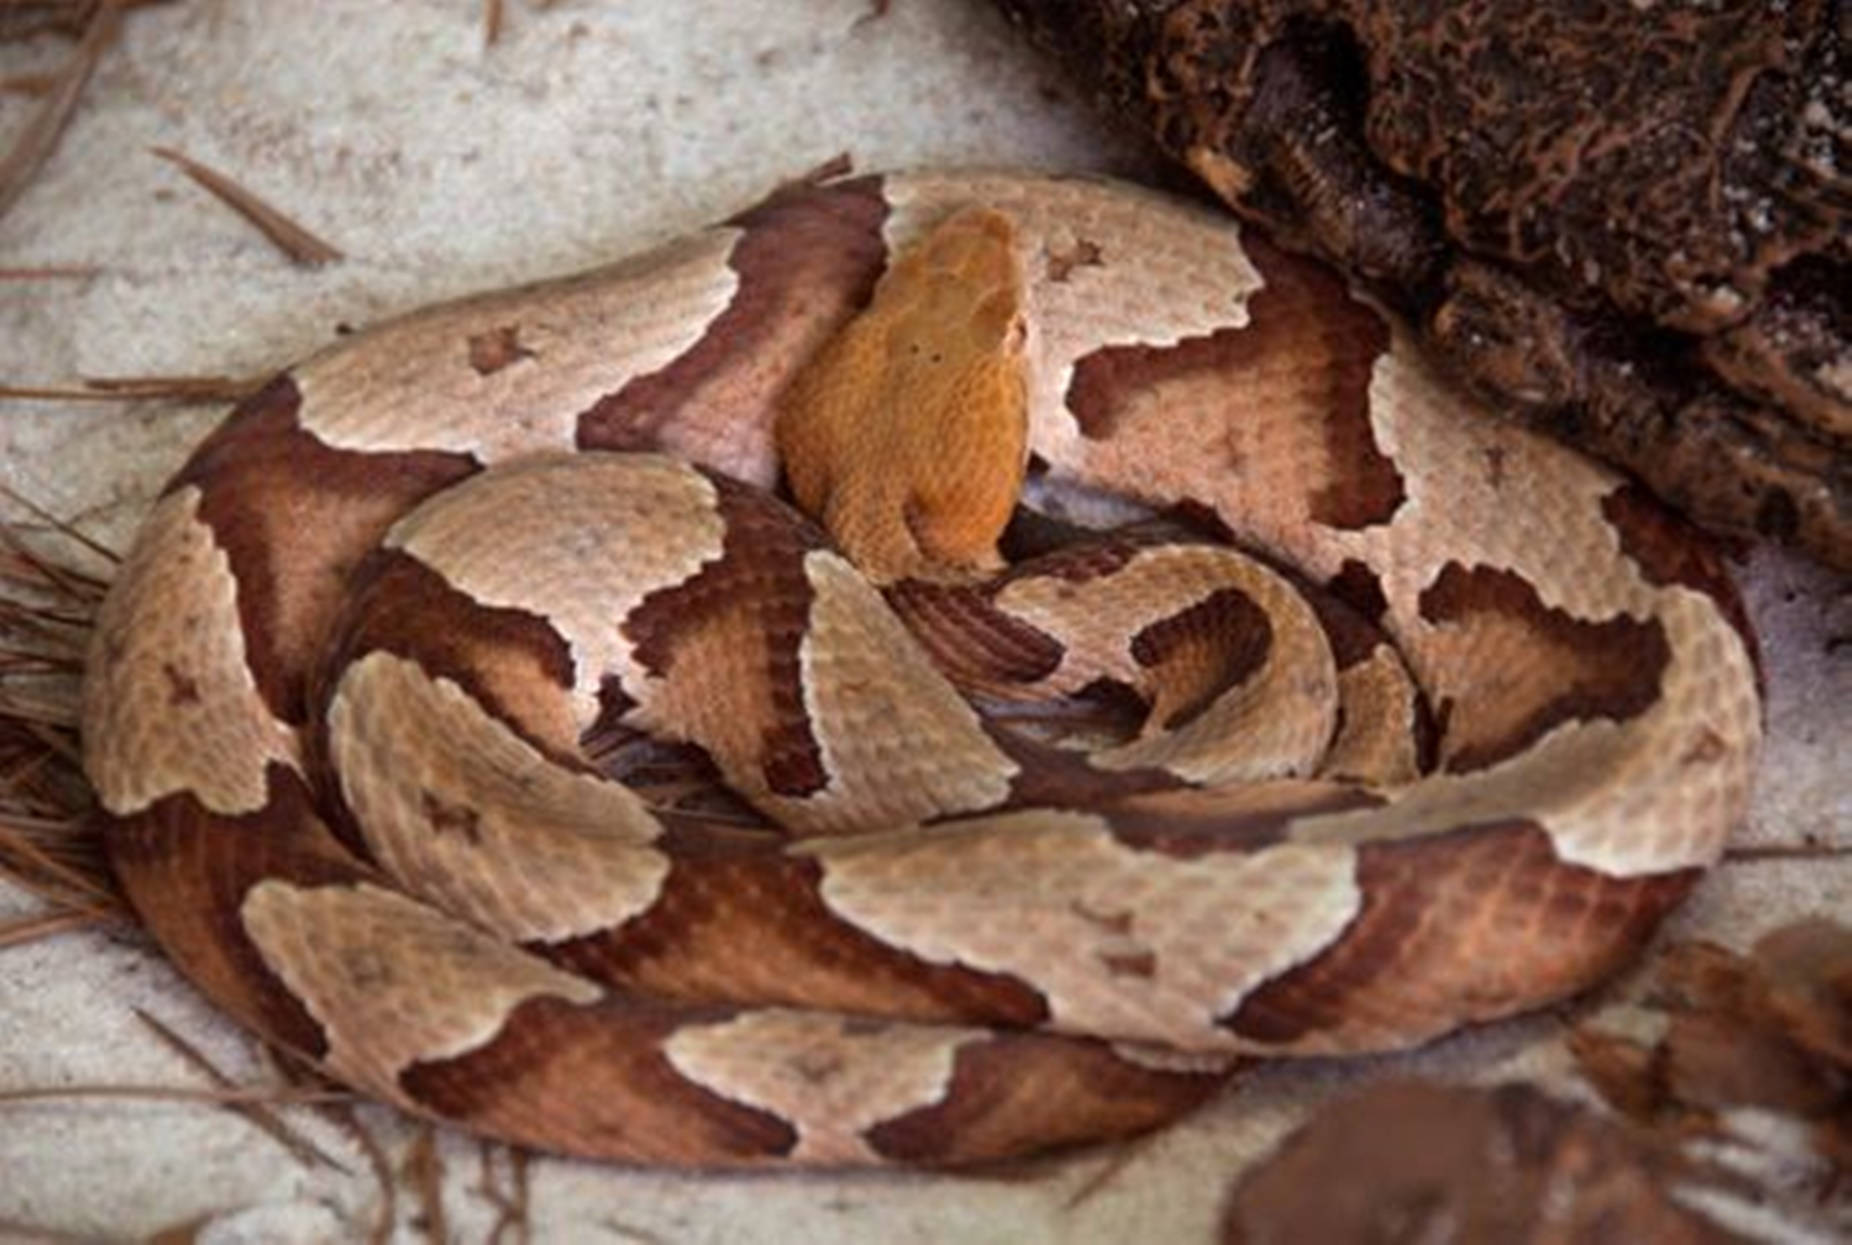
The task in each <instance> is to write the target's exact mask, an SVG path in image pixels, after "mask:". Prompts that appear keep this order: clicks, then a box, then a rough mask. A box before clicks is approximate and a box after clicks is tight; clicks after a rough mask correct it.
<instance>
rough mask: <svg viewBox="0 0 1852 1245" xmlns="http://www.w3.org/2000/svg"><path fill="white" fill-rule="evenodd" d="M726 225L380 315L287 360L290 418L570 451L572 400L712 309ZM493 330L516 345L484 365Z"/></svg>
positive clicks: (601, 391)
mask: <svg viewBox="0 0 1852 1245" xmlns="http://www.w3.org/2000/svg"><path fill="white" fill-rule="evenodd" d="M738 235H739V231H738V230H737V229H729V228H717V229H710V230H707V231H705V232H703V233H699V234H695V235H693V236H691V237H689V238H686V239H682V240H679V241H676V242H672V243H670V244H669V245H667V246H665V247H663V248H661V249H658V250H656V251H651V252H649V253H647V254H644V255H640V256H637V257H635V258H632V259H627V260H624V261H622V262H620V263H618V264H614V265H610V266H607V267H604V268H598V269H594V270H592V271H590V272H586V273H581V274H579V275H576V276H571V277H566V278H563V279H560V280H556V281H550V282H545V283H541V284H537V285H528V286H521V287H517V288H514V289H510V290H501V291H497V292H494V293H490V294H484V295H480V296H478V297H475V298H468V299H463V300H461V301H459V302H452V303H446V304H444V305H442V306H439V307H434V308H431V309H429V310H425V311H419V312H414V313H412V314H411V315H408V316H405V317H403V318H401V319H397V320H393V321H390V322H388V323H385V324H381V325H379V326H377V327H375V328H372V329H370V330H368V331H367V332H366V333H364V334H360V335H358V336H356V337H354V338H352V339H350V340H349V341H347V342H344V343H342V344H341V345H338V346H335V347H333V348H332V349H330V350H328V351H326V352H324V353H322V354H320V355H318V356H316V357H315V358H314V359H311V360H309V361H308V362H307V363H306V364H304V365H303V366H301V367H300V368H298V369H296V371H295V373H294V375H295V378H296V383H297V385H298V387H299V388H300V389H301V391H302V399H303V401H302V415H301V420H302V426H303V427H304V428H306V429H307V430H308V431H310V432H312V433H313V434H314V435H315V436H316V437H318V438H320V439H321V440H322V441H323V442H325V443H326V444H328V445H331V446H334V447H336V448H339V449H349V450H362V451H373V452H380V451H388V450H422V449H436V450H449V451H452V452H455V453H462V454H471V455H474V456H475V457H476V459H477V461H479V462H481V463H483V464H485V465H486V464H490V463H496V462H502V461H505V460H507V459H509V458H513V457H517V456H520V455H525V454H532V453H536V452H540V451H545V450H557V451H561V452H565V451H570V450H571V449H572V448H573V446H574V437H575V434H576V432H577V422H578V417H579V415H580V413H581V412H583V411H585V410H586V409H587V408H589V407H590V406H592V404H593V403H595V402H596V401H598V399H599V398H601V397H603V396H605V395H607V394H609V393H612V392H615V391H616V390H618V389H621V388H622V387H623V386H624V384H625V383H626V382H628V381H630V380H631V379H633V378H635V377H637V376H640V375H646V374H648V373H650V372H654V371H656V370H657V369H659V368H661V367H663V366H664V365H666V364H668V363H669V362H671V361H672V360H674V359H675V358H676V357H677V356H678V355H680V354H682V353H683V352H684V351H686V350H688V349H689V348H690V347H691V346H693V345H694V344H695V343H696V342H697V341H699V340H700V338H701V335H702V333H703V332H704V331H705V329H706V327H707V325H708V324H709V322H711V321H712V320H713V319H714V318H715V317H716V316H718V315H719V314H720V313H721V312H722V311H723V310H725V309H726V307H727V305H728V304H729V303H730V302H731V301H732V300H733V295H734V292H735V291H736V289H737V288H738V285H739V278H738V275H737V274H736V273H734V271H733V270H732V269H731V268H730V267H728V265H727V257H728V255H729V254H730V253H731V251H732V248H733V243H734V240H735V239H736V238H737V237H738ZM507 337H512V339H513V341H514V342H515V343H516V344H517V347H518V349H516V350H513V351H507V350H504V351H502V352H500V353H501V354H502V355H503V356H505V357H506V362H505V365H504V366H499V367H491V368H484V367H483V366H482V363H483V358H482V346H481V343H482V342H484V341H494V340H498V339H502V338H507ZM472 343H474V344H472ZM497 361H498V362H500V361H501V360H500V359H498V360H497ZM768 439H769V438H768ZM766 457H768V458H769V454H768V455H766Z"/></svg>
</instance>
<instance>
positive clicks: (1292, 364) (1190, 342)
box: [1067, 232, 1407, 529]
mask: <svg viewBox="0 0 1852 1245" xmlns="http://www.w3.org/2000/svg"><path fill="white" fill-rule="evenodd" d="M1243 242H1244V244H1245V245H1246V247H1247V251H1248V255H1249V257H1250V258H1251V259H1252V260H1253V261H1254V266H1255V267H1256V268H1257V269H1259V270H1260V274H1261V277H1262V279H1263V280H1264V282H1265V284H1264V285H1263V286H1262V287H1261V288H1260V289H1259V290H1257V291H1255V292H1254V294H1253V295H1252V296H1251V297H1250V298H1249V300H1248V315H1249V319H1248V322H1247V323H1246V324H1245V325H1242V326H1241V327H1239V328H1226V329H1219V330H1217V331H1216V332H1214V333H1211V334H1209V335H1207V336H1204V337H1192V338H1188V339H1186V340H1184V341H1181V342H1178V343H1177V344H1176V345H1174V346H1162V347H1158V346H1108V347H1104V348H1102V349H1099V350H1096V351H1094V352H1093V353H1092V354H1089V355H1087V356H1086V357H1084V358H1082V359H1081V360H1079V362H1077V363H1076V364H1075V367H1074V376H1073V380H1072V381H1071V382H1070V384H1069V386H1068V393H1067V405H1068V409H1069V410H1071V411H1072V412H1073V414H1074V418H1075V421H1076V422H1077V423H1078V424H1079V425H1080V430H1081V434H1082V435H1083V436H1086V437H1088V438H1089V439H1092V440H1101V439H1104V438H1106V437H1110V436H1111V435H1112V434H1113V432H1114V430H1115V427H1116V425H1117V423H1118V420H1119V416H1120V412H1121V409H1122V402H1123V399H1124V398H1125V397H1126V396H1127V395H1129V394H1136V393H1139V392H1141V391H1144V390H1148V389H1151V388H1153V387H1156V386H1159V385H1162V384H1164V383H1166V382H1169V381H1174V380H1179V379H1185V378H1189V377H1192V376H1195V375H1198V374H1201V373H1220V374H1226V375H1227V376H1229V378H1230V379H1231V381H1232V382H1233V383H1237V384H1243V383H1245V384H1249V385H1252V384H1254V383H1255V382H1256V378H1267V377H1270V376H1278V375H1280V374H1282V373H1283V372H1284V371H1286V370H1287V369H1291V371H1292V373H1293V375H1294V379H1295V381H1296V382H1297V383H1296V384H1295V385H1294V386H1291V387H1282V389H1281V394H1282V400H1285V399H1286V398H1287V397H1288V396H1290V398H1291V400H1293V401H1302V402H1304V403H1305V406H1306V408H1307V409H1306V410H1305V411H1304V412H1303V414H1302V416H1301V418H1303V419H1305V420H1317V421H1319V427H1320V428H1321V429H1322V430H1323V434H1324V442H1325V452H1326V456H1327V459H1328V471H1329V478H1328V479H1326V480H1325V481H1324V482H1323V483H1322V484H1321V485H1320V486H1319V488H1318V489H1317V490H1316V491H1315V492H1314V493H1313V495H1312V498H1311V505H1310V510H1311V515H1312V518H1313V519H1314V520H1316V521H1317V522H1319V523H1323V524H1325V525H1326V526H1329V527H1338V528H1347V529H1348V528H1362V527H1369V526H1371V525H1373V524H1377V523H1386V522H1388V521H1389V520H1390V518H1392V517H1393V516H1394V514H1395V512H1396V510H1397V509H1398V508H1399V507H1400V506H1401V504H1402V502H1403V501H1404V499H1405V498H1406V496H1407V494H1406V491H1405V490H1404V488H1403V482H1402V475H1401V472H1399V471H1398V470H1396V466H1395V463H1394V462H1392V461H1391V460H1390V459H1389V458H1388V457H1387V456H1385V455H1384V454H1383V453H1382V451H1381V449H1380V448H1378V446H1377V444H1376V436H1375V433H1374V431H1373V430H1372V428H1371V426H1370V416H1369V396H1370V377H1371V373H1372V371H1373V369H1374V367H1375V364H1376V360H1377V358H1379V357H1380V356H1381V355H1382V354H1383V353H1384V352H1385V351H1386V350H1388V348H1389V329H1388V326H1387V325H1386V324H1385V323H1384V322H1383V320H1382V317H1380V316H1379V315H1377V314H1376V312H1375V311H1374V310H1372V309H1371V308H1369V307H1368V306H1366V305H1364V304H1363V303H1360V302H1357V301H1356V300H1355V299H1353V298H1351V297H1350V295H1349V293H1348V292H1347V291H1346V290H1345V288H1344V285H1343V283H1342V282H1341V281H1340V280H1339V279H1338V278H1337V276H1335V275H1334V274H1333V273H1332V272H1330V271H1329V270H1328V269H1326V268H1324V267H1322V266H1321V265H1317V264H1313V263H1310V262H1308V261H1306V260H1301V259H1296V258H1294V257H1292V256H1289V255H1287V254H1286V253H1285V252H1283V251H1280V250H1278V249H1276V248H1274V247H1273V246H1271V245H1269V244H1268V243H1267V242H1265V241H1264V240H1263V239H1261V238H1259V237H1258V236H1256V235H1254V234H1253V233H1251V232H1250V233H1244V234H1243Z"/></svg>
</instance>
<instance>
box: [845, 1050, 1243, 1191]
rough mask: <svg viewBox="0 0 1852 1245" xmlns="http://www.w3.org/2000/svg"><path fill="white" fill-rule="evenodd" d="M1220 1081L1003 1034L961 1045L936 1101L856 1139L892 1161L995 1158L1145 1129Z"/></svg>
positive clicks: (1219, 1076)
mask: <svg viewBox="0 0 1852 1245" xmlns="http://www.w3.org/2000/svg"><path fill="white" fill-rule="evenodd" d="M1226 1079H1227V1073H1225V1072H1166V1071H1160V1070H1159V1069H1156V1068H1148V1067H1145V1066H1143V1065H1141V1064H1135V1063H1132V1062H1130V1061H1128V1060H1125V1059H1121V1058H1120V1057H1119V1056H1117V1055H1116V1054H1114V1053H1113V1052H1112V1050H1111V1049H1110V1048H1109V1047H1107V1046H1106V1045H1105V1044H1103V1043H1100V1042H1092V1041H1085V1040H1080V1039H1067V1038H1055V1037H1044V1036H1041V1035H1038V1034H1006V1035H1002V1036H999V1037H995V1038H992V1039H990V1040H989V1041H984V1042H975V1043H972V1044H970V1045H968V1046H963V1047H960V1048H959V1051H958V1055H957V1061H956V1063H955V1064H954V1065H953V1070H952V1078H951V1084H950V1085H949V1086H948V1087H947V1089H946V1093H945V1096H944V1097H943V1098H942V1099H941V1100H940V1101H939V1102H938V1103H936V1104H934V1105H932V1106H929V1107H921V1108H919V1109H917V1110H914V1111H909V1112H907V1113H906V1114H904V1115H898V1116H895V1117H894V1118H893V1119H891V1120H887V1121H884V1122H882V1123H880V1124H877V1125H875V1126H874V1127H872V1128H870V1129H868V1130H867V1131H866V1132H865V1133H864V1134H863V1136H864V1137H865V1139H866V1140H867V1141H868V1144H869V1145H870V1146H871V1147H873V1148H874V1149H875V1150H876V1151H877V1152H879V1153H880V1154H881V1155H882V1156H883V1157H885V1158H888V1159H892V1160H894V1161H896V1162H904V1163H948V1162H959V1163H969V1162H977V1161H980V1160H983V1159H993V1158H1003V1157H1006V1156H1008V1155H1012V1154H1020V1153H1022V1152H1024V1151H1025V1150H1028V1149H1036V1150H1044V1149H1051V1148H1054V1147H1058V1146H1064V1145H1073V1144H1078V1143H1081V1142H1093V1141H1106V1140H1111V1139H1114V1138H1119V1137H1127V1136H1131V1135H1133V1134H1136V1133H1141V1132H1144V1131H1145V1130H1147V1129H1150V1128H1155V1127H1157V1126H1158V1125H1159V1124H1163V1123H1166V1122H1168V1121H1170V1120H1172V1119H1174V1118H1176V1117H1177V1116H1179V1115H1181V1114H1183V1113H1184V1112H1185V1111H1188V1110H1190V1109H1191V1108H1192V1107H1194V1106H1196V1105H1197V1104H1199V1103H1201V1102H1202V1101H1203V1100H1204V1099H1205V1098H1207V1097H1208V1096H1209V1095H1210V1094H1211V1093H1213V1092H1214V1091H1215V1090H1216V1089H1217V1088H1218V1087H1219V1086H1221V1085H1222V1084H1223V1082H1224V1081H1225V1080H1226Z"/></svg>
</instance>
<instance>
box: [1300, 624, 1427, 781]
mask: <svg viewBox="0 0 1852 1245" xmlns="http://www.w3.org/2000/svg"><path fill="white" fill-rule="evenodd" d="M1416 695H1417V693H1416V690H1415V685H1414V684H1413V683H1412V682H1410V680H1409V677H1408V669H1407V667H1405V666H1404V665H1403V664H1402V662H1401V659H1400V658H1398V657H1397V656H1396V655H1395V653H1394V652H1393V651H1391V650H1390V648H1389V646H1388V645H1383V644H1379V645H1377V647H1376V649H1375V651H1373V652H1372V653H1371V654H1370V655H1369V656H1368V657H1366V658H1364V659H1363V660H1362V661H1360V662H1357V663H1356V664H1355V665H1352V666H1348V667H1346V668H1345V669H1344V670H1341V671H1339V673H1338V701H1339V703H1340V704H1341V705H1342V706H1343V709H1344V713H1343V719H1342V723H1341V725H1340V726H1339V728H1338V733H1337V738H1335V739H1334V740H1332V742H1331V750H1330V751H1329V752H1327V753H1326V754H1325V759H1324V763H1323V764H1321V765H1320V766H1319V767H1318V773H1319V776H1320V777H1323V778H1342V779H1348V780H1350V781H1352V782H1361V783H1368V784H1370V785H1371V786H1375V787H1401V786H1406V785H1407V784H1408V783H1411V782H1413V781H1414V780H1415V779H1416V778H1419V777H1420V776H1421V773H1420V768H1419V767H1420V757H1419V756H1418V755H1417V752H1416V742H1415V712H1416V703H1417V702H1416Z"/></svg>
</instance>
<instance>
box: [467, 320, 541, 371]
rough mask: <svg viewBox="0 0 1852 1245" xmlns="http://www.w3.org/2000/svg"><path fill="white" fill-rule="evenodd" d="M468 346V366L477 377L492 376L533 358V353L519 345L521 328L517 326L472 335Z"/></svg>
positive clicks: (512, 325)
mask: <svg viewBox="0 0 1852 1245" xmlns="http://www.w3.org/2000/svg"><path fill="white" fill-rule="evenodd" d="M468 345H469V365H470V366H471V367H472V368H474V369H475V370H476V374H477V375H478V376H490V375H493V374H494V373H496V372H499V371H501V370H502V369H503V368H505V367H511V366H513V365H514V364H516V363H519V362H520V361H521V360H523V359H531V358H533V357H534V352H533V351H532V350H529V349H528V348H527V347H526V346H523V345H522V344H521V326H520V325H518V324H504V325H502V326H501V327H500V328H493V329H488V330H486V331H485V332H481V333H472V334H470V336H469V341H468Z"/></svg>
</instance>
